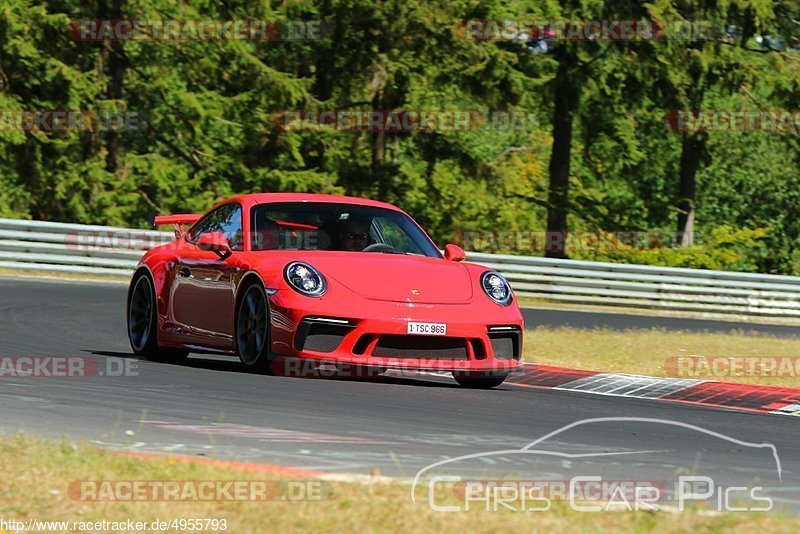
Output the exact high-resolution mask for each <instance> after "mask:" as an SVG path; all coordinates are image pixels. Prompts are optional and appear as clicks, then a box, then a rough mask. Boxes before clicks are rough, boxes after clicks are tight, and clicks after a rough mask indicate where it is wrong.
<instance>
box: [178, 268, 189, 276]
mask: <svg viewBox="0 0 800 534" xmlns="http://www.w3.org/2000/svg"><path fill="white" fill-rule="evenodd" d="M178 274H180V275H181V276H182V277H184V278H189V277H190V276H192V271H190V270H189V268H188V267H181V268H180V270H179V271H178Z"/></svg>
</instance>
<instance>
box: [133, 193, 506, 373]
mask: <svg viewBox="0 0 800 534" xmlns="http://www.w3.org/2000/svg"><path fill="white" fill-rule="evenodd" d="M152 222H153V224H154V225H161V224H175V233H176V240H175V241H173V242H171V243H169V244H166V245H163V246H160V247H157V248H154V249H152V250H150V251H149V252H147V254H145V255H144V257H143V258H142V260H141V262H140V263H139V265H138V267H137V269H136V271H135V273H134V275H133V278H132V280H131V284H130V288H129V290H128V337H129V338H130V343H131V346H132V348H133V350H134V352H135V353H136V354H138V355H140V356H143V357H146V358H149V359H154V360H170V359H171V360H176V359H180V358H185V357H186V355H187V354H188V353H189V352H204V353H227V354H238V355H239V358H240V359H241V362H242V364H243V365H244V366H245V367H246V368H248V369H252V370H258V371H262V372H274V371H276V366H277V365H280V364H279V363H278V362H281V363H282V364H283V365H284V366H287V365H290V364H287V363H286V362H294V364H296V363H297V362H302V363H303V364H304V365H308V364H311V365H320V366H324V365H330V364H331V363H333V364H338V365H344V364H346V365H350V366H357V367H363V368H365V369H379V370H385V369H412V370H438V371H451V372H453V376H454V377H455V379H456V380H457V381H458V382H459V383H460V384H461V385H464V386H468V387H480V388H488V387H494V386H497V385H499V384H501V383H502V382H503V381H504V380H505V378H506V376H507V375H508V373H509V372H510V371H511V370H514V369H516V368H517V367H519V365H520V363H519V362H520V355H521V352H522V315H521V314H520V311H519V308H518V306H517V304H516V302H515V300H514V296H513V294H512V291H511V288H510V286H509V285H508V283H507V282H506V280H505V279H504V278H503V276H501V275H500V274H499V273H497V272H495V271H492V270H490V269H488V268H486V267H482V266H480V265H475V264H471V263H466V262H464V259H465V253H464V251H463V250H462V249H460V248H459V247H457V246H455V245H447V246H446V247H445V249H444V255H442V254H441V253H440V251H439V249H438V248H437V247H436V245H435V244H434V243H433V241H431V239H430V238H429V237H428V235H427V234H426V233H425V232H424V231H423V230H422V228H420V227H419V225H417V223H416V222H414V220H413V219H411V217H409V216H408V215H407V214H406V213H404V212H403V211H402V210H400V209H398V208H397V207H395V206H392V205H391V204H386V203H383V202H377V201H372V200H366V199H361V198H353V197H344V196H333V195H317V194H290V193H264V194H251V195H241V196H236V197H233V198H230V199H228V200H225V201H223V202H220V203H219V204H217V205H216V206H214V207H213V208H212V209H211V210H210V211H209V212H208V213H206V214H205V215H202V216H201V215H170V216H163V217H155V219H154V220H153V221H152ZM185 224H191V225H192V226H191V228H190V229H189V230H188V231H186V232H184V229H183V225H185Z"/></svg>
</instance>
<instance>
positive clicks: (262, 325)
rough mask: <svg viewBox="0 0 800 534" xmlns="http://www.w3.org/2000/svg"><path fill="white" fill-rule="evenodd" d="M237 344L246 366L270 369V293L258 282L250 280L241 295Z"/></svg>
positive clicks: (259, 370) (262, 371) (264, 370)
mask: <svg viewBox="0 0 800 534" xmlns="http://www.w3.org/2000/svg"><path fill="white" fill-rule="evenodd" d="M236 347H237V348H238V350H239V359H240V360H241V361H242V365H244V366H245V367H246V368H247V369H249V370H252V371H256V372H261V373H270V371H271V369H270V361H269V310H268V308H267V295H266V293H265V292H264V288H263V287H261V285H260V284H258V283H257V282H254V283H252V284H250V285H249V286H248V287H247V288H246V289H245V290H244V293H242V296H241V298H240V299H239V310H238V313H237V314H236Z"/></svg>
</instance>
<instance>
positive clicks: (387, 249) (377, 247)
mask: <svg viewBox="0 0 800 534" xmlns="http://www.w3.org/2000/svg"><path fill="white" fill-rule="evenodd" d="M361 252H384V253H386V254H405V252H403V251H402V250H400V249H398V248H394V247H393V246H391V245H387V244H386V243H373V244H371V245H369V246H368V247H367V248H365V249H364V250H362V251H361Z"/></svg>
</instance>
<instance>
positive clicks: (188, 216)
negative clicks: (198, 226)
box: [147, 213, 202, 239]
mask: <svg viewBox="0 0 800 534" xmlns="http://www.w3.org/2000/svg"><path fill="white" fill-rule="evenodd" d="M200 217H202V215H198V214H196V213H178V214H175V215H155V214H152V215H149V216H148V217H147V222H149V223H150V226H152V227H154V228H155V227H156V226H161V225H162V224H174V225H175V238H176V239H180V237H181V236H182V235H183V225H184V224H190V225H191V224H194V223H196V222H197V221H199V220H200Z"/></svg>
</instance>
